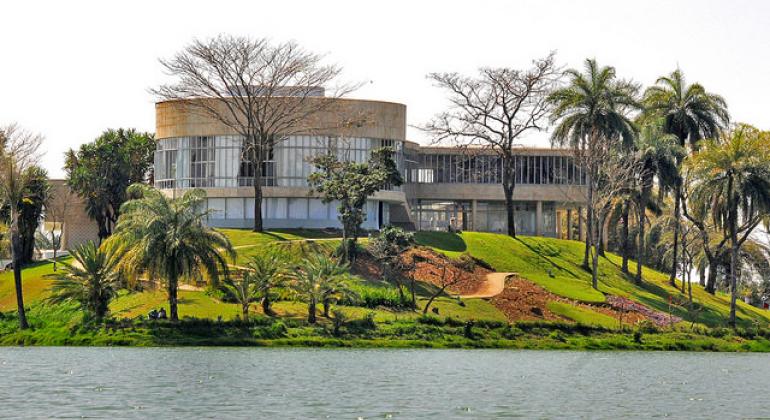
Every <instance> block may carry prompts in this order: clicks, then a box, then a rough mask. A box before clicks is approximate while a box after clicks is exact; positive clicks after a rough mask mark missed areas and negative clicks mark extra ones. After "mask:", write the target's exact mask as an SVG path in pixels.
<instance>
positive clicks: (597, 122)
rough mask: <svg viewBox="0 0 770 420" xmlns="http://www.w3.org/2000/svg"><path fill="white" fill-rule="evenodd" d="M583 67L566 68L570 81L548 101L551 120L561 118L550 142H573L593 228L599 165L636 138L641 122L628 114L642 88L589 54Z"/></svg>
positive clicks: (588, 239) (636, 106)
mask: <svg viewBox="0 0 770 420" xmlns="http://www.w3.org/2000/svg"><path fill="white" fill-rule="evenodd" d="M584 70H585V71H584V72H583V73H581V72H579V71H578V70H574V69H570V70H567V71H566V74H567V76H568V78H569V79H570V80H569V84H568V85H567V86H565V87H562V88H559V89H557V90H556V91H554V92H553V93H551V95H550V96H549V97H548V101H549V103H551V104H552V105H553V110H552V112H551V121H552V122H554V123H557V125H556V127H555V128H554V131H553V133H552V134H551V142H552V143H553V144H556V145H559V146H565V145H566V146H569V147H570V148H571V149H572V150H573V152H574V154H575V158H576V159H577V161H578V163H579V165H580V166H581V167H582V168H583V170H584V171H585V173H586V178H587V179H586V182H587V184H588V188H587V190H588V191H587V196H586V209H587V213H588V214H587V228H588V231H589V232H591V231H592V229H593V225H594V224H596V223H597V220H598V218H597V217H596V213H595V211H596V209H594V208H593V205H592V203H593V202H594V198H593V195H594V192H595V191H596V188H597V184H596V183H597V180H598V178H599V175H600V167H601V165H602V163H603V161H604V160H605V159H607V157H608V156H610V155H611V154H612V151H613V149H615V148H617V146H618V145H621V144H622V145H626V146H629V145H631V144H632V143H633V141H634V138H635V136H636V132H637V127H636V125H635V124H634V122H633V121H632V120H631V119H630V113H631V112H632V111H634V110H637V109H640V107H641V106H640V104H639V103H638V102H637V100H636V95H637V91H638V87H637V86H636V85H635V84H634V83H631V82H629V81H625V80H621V79H618V78H617V75H616V74H615V68H614V67H608V66H607V67H602V66H599V65H598V64H597V62H596V60H594V59H587V60H586V61H585V69H584ZM592 241H593V239H592V238H591V235H586V247H585V252H584V255H583V266H584V267H586V268H588V254H589V251H590V249H591V247H592V246H596V245H597V243H592Z"/></svg>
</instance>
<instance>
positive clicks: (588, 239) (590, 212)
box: [583, 174, 594, 269]
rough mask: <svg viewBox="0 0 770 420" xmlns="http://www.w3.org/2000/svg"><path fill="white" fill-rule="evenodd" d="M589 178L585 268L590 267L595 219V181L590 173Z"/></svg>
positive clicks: (584, 254) (584, 255)
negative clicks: (589, 260)
mask: <svg viewBox="0 0 770 420" xmlns="http://www.w3.org/2000/svg"><path fill="white" fill-rule="evenodd" d="M588 177H589V179H588V199H587V200H586V232H587V234H586V247H585V252H584V253H583V268H586V269H588V268H589V267H588V253H589V252H590V251H591V245H592V242H593V238H592V237H593V225H594V223H593V219H594V205H593V200H594V186H593V181H592V180H591V179H590V178H591V176H590V174H589V176H588Z"/></svg>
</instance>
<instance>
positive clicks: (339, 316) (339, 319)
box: [332, 309, 348, 337]
mask: <svg viewBox="0 0 770 420" xmlns="http://www.w3.org/2000/svg"><path fill="white" fill-rule="evenodd" d="M332 313H333V314H334V317H333V318H332V325H333V328H334V330H333V331H332V334H333V335H334V336H335V337H339V336H340V335H342V334H341V332H342V327H344V326H345V322H346V321H347V320H348V317H347V315H345V312H342V311H340V310H339V309H335V310H334V311H333V312H332Z"/></svg>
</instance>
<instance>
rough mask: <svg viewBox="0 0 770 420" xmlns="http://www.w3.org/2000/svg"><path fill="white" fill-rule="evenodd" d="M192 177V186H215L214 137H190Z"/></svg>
mask: <svg viewBox="0 0 770 420" xmlns="http://www.w3.org/2000/svg"><path fill="white" fill-rule="evenodd" d="M190 178H191V181H192V182H191V186H192V187H212V186H214V183H213V181H214V138H213V137H193V138H192V139H190Z"/></svg>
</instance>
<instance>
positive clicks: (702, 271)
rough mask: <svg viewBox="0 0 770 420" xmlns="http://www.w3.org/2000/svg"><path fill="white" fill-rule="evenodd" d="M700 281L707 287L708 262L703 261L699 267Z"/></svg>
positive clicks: (702, 285)
mask: <svg viewBox="0 0 770 420" xmlns="http://www.w3.org/2000/svg"><path fill="white" fill-rule="evenodd" d="M698 283H699V284H700V285H701V287H706V264H703V263H701V264H700V267H698Z"/></svg>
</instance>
